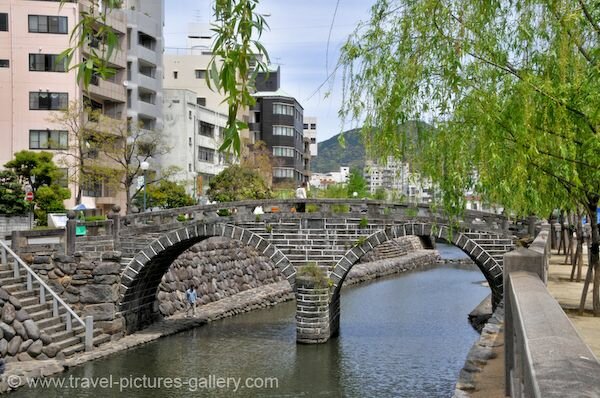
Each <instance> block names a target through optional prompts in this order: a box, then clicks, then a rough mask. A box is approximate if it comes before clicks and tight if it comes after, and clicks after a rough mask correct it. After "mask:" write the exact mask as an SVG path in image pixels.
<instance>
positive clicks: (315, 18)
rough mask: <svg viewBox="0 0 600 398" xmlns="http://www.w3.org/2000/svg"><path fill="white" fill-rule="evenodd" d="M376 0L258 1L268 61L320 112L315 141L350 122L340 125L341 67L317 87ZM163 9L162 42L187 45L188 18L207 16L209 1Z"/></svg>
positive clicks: (286, 85) (171, 3)
mask: <svg viewBox="0 0 600 398" xmlns="http://www.w3.org/2000/svg"><path fill="white" fill-rule="evenodd" d="M374 2H375V0H339V5H338V7H337V12H336V11H335V10H336V3H338V1H337V0H261V1H260V3H259V4H260V5H259V12H261V13H263V14H268V15H269V16H268V17H267V22H268V23H269V26H270V30H269V31H268V32H266V33H265V34H264V35H263V37H262V40H261V42H262V43H263V44H264V45H265V46H266V48H267V51H268V52H269V56H270V58H271V63H274V64H279V65H280V66H281V88H282V89H283V90H284V91H286V92H288V93H290V94H291V95H293V96H294V97H295V98H296V99H297V100H298V102H300V104H301V105H302V106H303V107H304V115H305V116H316V117H317V118H318V119H317V123H318V125H317V141H318V142H321V141H324V140H326V139H328V138H330V137H331V136H333V135H335V134H338V133H339V132H341V131H343V130H346V129H349V128H351V127H354V126H351V125H348V124H347V125H346V126H342V125H341V120H340V119H339V117H338V110H339V108H340V104H341V101H342V89H341V80H342V76H341V73H340V72H339V71H338V73H336V74H335V75H334V77H333V79H332V80H330V81H329V82H327V83H326V84H324V85H323V87H322V88H321V89H320V90H319V91H317V92H316V93H315V91H316V90H317V88H318V87H319V86H320V85H322V84H323V82H325V81H326V79H327V76H328V75H329V74H330V73H331V72H332V71H333V70H334V68H335V65H336V63H337V60H338V57H339V53H340V52H339V50H340V48H341V46H342V45H343V43H344V42H345V40H346V38H347V37H348V35H349V34H350V33H352V31H353V30H354V28H355V27H356V25H357V24H358V22H360V21H361V20H365V19H367V18H368V17H369V10H370V7H371V5H372V4H373V3H374ZM165 13H166V16H165V27H164V36H165V46H166V47H179V48H185V47H186V45H187V44H186V37H187V26H188V24H189V23H193V22H200V23H207V22H210V18H211V16H212V11H211V2H210V0H165ZM334 13H335V20H334V22H333V28H332V30H331V39H330V41H329V50H327V48H328V47H327V43H328V36H329V30H330V27H331V26H332V20H333V18H334ZM327 55H328V56H327ZM327 92H329V95H328V96H327V97H326V93H327ZM313 93H315V94H314V95H313Z"/></svg>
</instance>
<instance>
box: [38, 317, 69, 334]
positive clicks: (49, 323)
mask: <svg viewBox="0 0 600 398" xmlns="http://www.w3.org/2000/svg"><path fill="white" fill-rule="evenodd" d="M36 323H37V325H38V327H39V328H40V330H43V331H46V330H48V329H51V328H53V327H55V326H59V327H61V328H63V329H64V328H65V323H64V320H63V319H62V318H60V317H50V318H44V319H42V320H39V321H36Z"/></svg>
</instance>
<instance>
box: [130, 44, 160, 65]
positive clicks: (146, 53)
mask: <svg viewBox="0 0 600 398" xmlns="http://www.w3.org/2000/svg"><path fill="white" fill-rule="evenodd" d="M132 50H133V53H134V54H137V56H138V58H140V59H143V60H144V61H147V62H150V63H152V64H154V65H156V64H157V63H158V56H157V54H156V51H153V50H150V49H148V48H146V47H143V46H141V45H138V46H136V47H135V49H132Z"/></svg>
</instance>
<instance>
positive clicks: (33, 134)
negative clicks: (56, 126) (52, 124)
mask: <svg viewBox="0 0 600 398" xmlns="http://www.w3.org/2000/svg"><path fill="white" fill-rule="evenodd" d="M67 147H68V134H67V132H66V131H65V130H29V149H67Z"/></svg>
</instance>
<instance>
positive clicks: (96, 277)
mask: <svg viewBox="0 0 600 398" xmlns="http://www.w3.org/2000/svg"><path fill="white" fill-rule="evenodd" d="M120 260H121V253H120V252H104V253H102V254H101V256H99V258H96V256H95V255H94V256H93V258H89V257H86V256H82V255H81V254H80V253H79V252H76V253H75V255H73V256H66V255H63V254H53V255H52V256H34V257H33V259H32V261H33V264H32V265H31V268H32V269H33V270H34V271H35V272H36V273H37V274H38V275H40V276H42V277H44V278H46V280H47V283H48V285H49V286H50V287H51V288H52V289H53V290H54V291H55V292H56V293H57V294H59V295H60V296H61V298H62V299H63V300H64V301H65V302H66V303H67V304H69V305H70V306H71V307H72V308H73V309H74V310H75V311H76V312H77V313H78V314H80V315H81V316H84V317H85V316H87V315H92V316H93V317H94V328H101V329H102V331H103V332H104V333H107V334H111V335H113V334H122V332H123V329H124V325H123V319H122V318H120V317H117V316H116V310H117V301H118V299H119V285H120V281H121V276H120V269H121V264H120Z"/></svg>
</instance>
